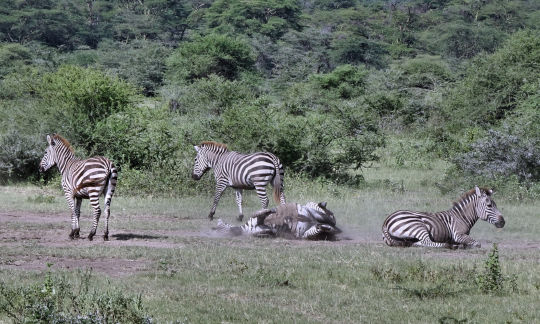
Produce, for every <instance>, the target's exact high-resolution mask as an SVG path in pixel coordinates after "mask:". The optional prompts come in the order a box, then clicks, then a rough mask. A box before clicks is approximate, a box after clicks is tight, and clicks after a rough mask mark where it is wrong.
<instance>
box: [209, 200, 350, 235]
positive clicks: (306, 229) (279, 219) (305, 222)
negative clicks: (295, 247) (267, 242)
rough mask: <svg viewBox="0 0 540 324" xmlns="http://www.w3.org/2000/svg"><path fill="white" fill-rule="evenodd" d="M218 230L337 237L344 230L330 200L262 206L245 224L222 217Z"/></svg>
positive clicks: (255, 233) (231, 232)
mask: <svg viewBox="0 0 540 324" xmlns="http://www.w3.org/2000/svg"><path fill="white" fill-rule="evenodd" d="M215 230H216V231H218V232H220V233H222V234H225V235H233V236H237V235H242V234H247V235H252V236H256V237H268V236H272V237H273V236H279V237H286V238H298V239H308V240H335V239H336V235H337V234H339V233H341V230H340V229H339V228H337V227H336V219H335V217H334V213H332V212H331V211H330V210H328V209H327V208H326V202H321V203H318V204H317V203H314V202H308V203H307V204H305V205H300V204H294V203H288V204H284V205H280V206H278V207H276V208H272V209H262V210H259V211H258V212H256V213H255V214H253V216H251V217H250V218H249V219H248V221H247V222H246V223H245V224H243V225H241V226H232V225H229V224H227V223H225V222H223V221H222V220H221V219H219V220H218V223H217V226H216V228H215Z"/></svg>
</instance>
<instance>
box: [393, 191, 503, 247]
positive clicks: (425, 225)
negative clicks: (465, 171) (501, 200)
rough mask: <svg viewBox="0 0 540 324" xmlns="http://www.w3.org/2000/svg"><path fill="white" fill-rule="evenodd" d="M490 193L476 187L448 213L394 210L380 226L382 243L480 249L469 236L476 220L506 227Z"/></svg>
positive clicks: (476, 242) (477, 243) (498, 226)
mask: <svg viewBox="0 0 540 324" xmlns="http://www.w3.org/2000/svg"><path fill="white" fill-rule="evenodd" d="M492 194H493V190H491V189H486V188H478V187H477V186H476V187H474V189H471V190H470V191H468V192H467V193H465V194H464V195H463V196H462V197H461V198H460V199H459V201H457V202H455V203H454V206H453V207H452V208H451V209H449V210H447V211H442V212H438V213H424V212H414V211H408V210H399V211H396V212H394V213H393V214H391V215H389V216H388V217H387V218H386V220H385V221H384V223H383V226H382V233H383V240H384V242H385V243H386V244H388V245H389V246H428V247H445V248H457V247H480V243H479V242H478V241H476V240H474V239H473V238H471V237H470V236H469V232H470V230H471V228H472V227H473V225H474V224H475V223H476V221H477V220H478V219H482V220H485V221H487V222H489V223H491V224H493V225H495V227H497V228H502V227H504V224H505V221H504V218H503V217H502V214H501V212H500V211H499V210H498V209H497V205H496V204H495V201H493V199H492V198H491V196H492Z"/></svg>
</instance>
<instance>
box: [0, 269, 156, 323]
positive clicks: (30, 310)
mask: <svg viewBox="0 0 540 324" xmlns="http://www.w3.org/2000/svg"><path fill="white" fill-rule="evenodd" d="M80 275H81V276H82V277H81V282H80V283H79V284H73V283H72V282H70V281H69V280H68V279H66V278H65V277H64V276H60V275H54V274H52V273H51V272H48V273H47V275H46V276H45V279H44V281H43V282H42V283H39V284H35V285H32V286H28V287H21V286H15V287H14V286H12V285H7V284H6V283H4V282H2V283H0V312H1V313H3V314H5V315H7V316H8V317H10V318H11V319H12V320H13V322H14V323H77V324H79V323H80V324H82V323H85V324H91V323H92V324H93V323H96V324H98V323H151V322H152V318H151V317H149V316H148V315H147V312H146V310H145V308H144V306H143V304H142V298H141V296H140V295H139V296H137V297H132V296H128V295H125V294H124V293H123V292H121V291H119V290H116V289H110V290H107V291H100V290H98V289H95V288H94V289H90V286H91V284H90V280H91V279H92V276H91V273H90V272H89V271H86V272H84V273H82V274H81V273H80Z"/></svg>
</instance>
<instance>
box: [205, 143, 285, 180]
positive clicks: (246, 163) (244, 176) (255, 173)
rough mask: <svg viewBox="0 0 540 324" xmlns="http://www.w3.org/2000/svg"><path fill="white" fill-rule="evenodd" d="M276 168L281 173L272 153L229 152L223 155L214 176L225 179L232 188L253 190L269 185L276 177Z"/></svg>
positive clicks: (279, 165)
mask: <svg viewBox="0 0 540 324" xmlns="http://www.w3.org/2000/svg"><path fill="white" fill-rule="evenodd" d="M276 166H277V167H278V168H279V169H280V173H283V167H282V166H281V163H280V161H279V159H278V158H277V157H276V156H275V155H274V154H272V153H267V152H258V153H253V154H242V153H238V152H234V151H231V152H228V153H226V154H224V155H223V157H222V158H221V159H220V161H219V164H218V165H216V174H218V173H220V174H221V176H223V177H226V178H227V179H228V180H229V186H231V187H233V188H241V189H253V188H255V187H256V186H258V185H259V186H261V185H262V186H264V185H266V184H267V183H269V182H270V181H271V180H272V179H273V178H274V177H275V176H276Z"/></svg>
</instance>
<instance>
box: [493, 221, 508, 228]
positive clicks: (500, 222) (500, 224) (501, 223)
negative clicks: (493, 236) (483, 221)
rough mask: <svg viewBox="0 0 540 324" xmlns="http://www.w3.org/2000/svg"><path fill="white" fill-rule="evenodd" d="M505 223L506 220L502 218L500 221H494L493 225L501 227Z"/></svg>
mask: <svg viewBox="0 0 540 324" xmlns="http://www.w3.org/2000/svg"><path fill="white" fill-rule="evenodd" d="M505 223H506V222H505V221H504V219H501V220H500V221H498V222H497V223H495V224H493V225H495V227H497V228H503V227H504V224H505Z"/></svg>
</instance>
